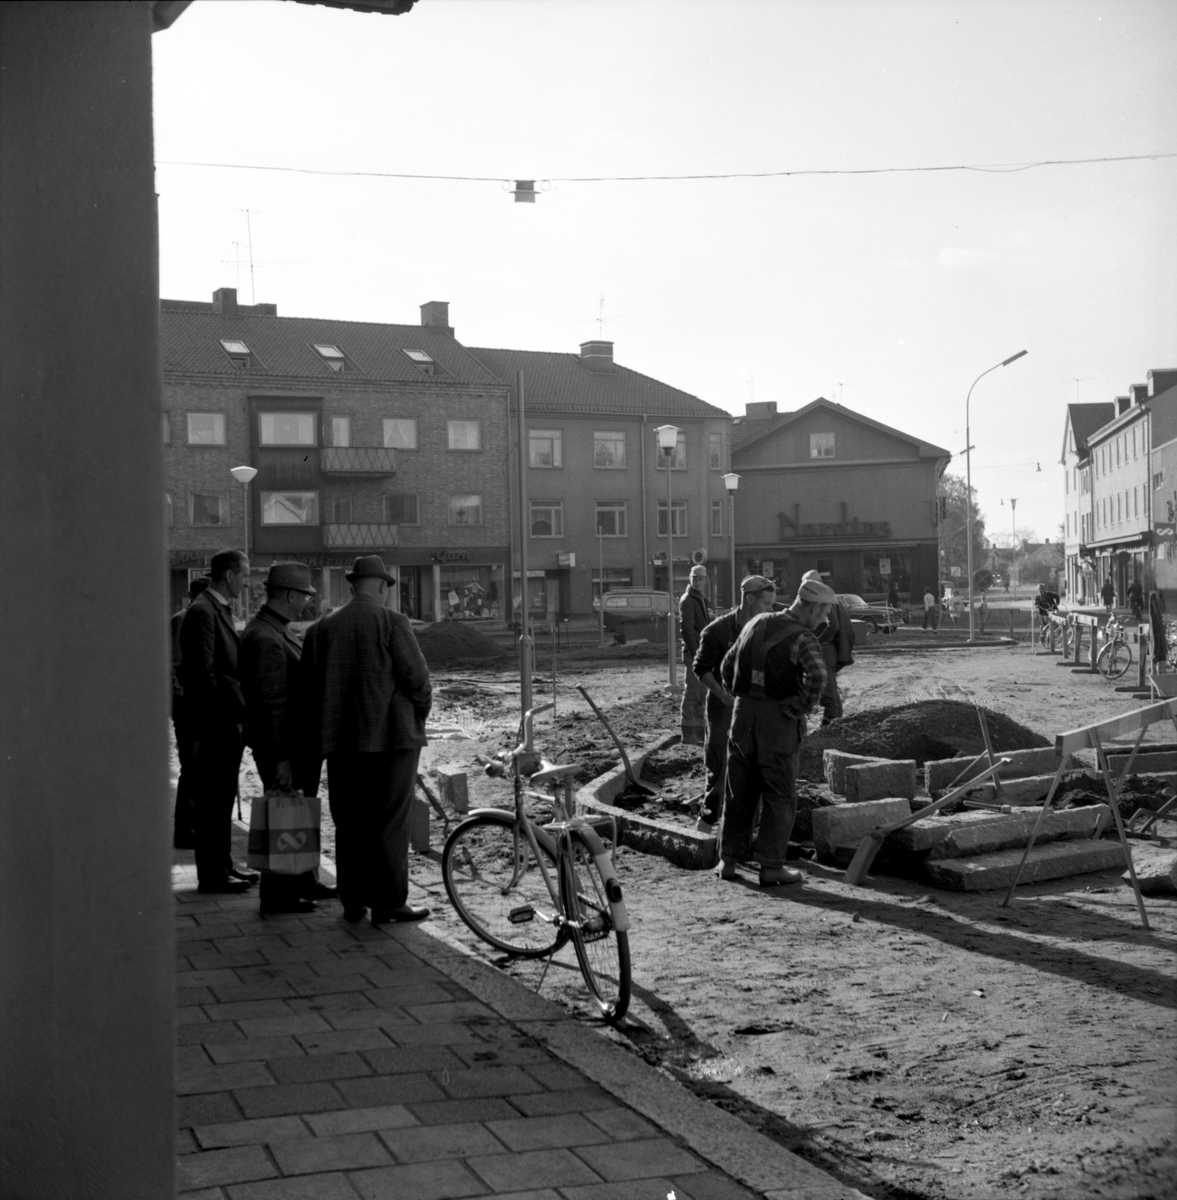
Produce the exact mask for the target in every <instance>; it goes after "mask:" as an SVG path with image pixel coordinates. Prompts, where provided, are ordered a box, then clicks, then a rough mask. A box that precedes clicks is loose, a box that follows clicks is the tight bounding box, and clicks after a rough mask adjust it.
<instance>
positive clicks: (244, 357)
mask: <svg viewBox="0 0 1177 1200" xmlns="http://www.w3.org/2000/svg"><path fill="white" fill-rule="evenodd" d="M221 349H222V350H224V352H225V353H226V354H227V355H228V356H229V361H230V362H231V363H232V364H233V365H234V366H235V367H236V368H237V370H239V371H247V370H249V368H250V367H252V366H253V351H252V350H250V348H249V347H248V346H247V345H246V344H245V343H244V342H237V341H233V340H231V339H229V338H221Z"/></svg>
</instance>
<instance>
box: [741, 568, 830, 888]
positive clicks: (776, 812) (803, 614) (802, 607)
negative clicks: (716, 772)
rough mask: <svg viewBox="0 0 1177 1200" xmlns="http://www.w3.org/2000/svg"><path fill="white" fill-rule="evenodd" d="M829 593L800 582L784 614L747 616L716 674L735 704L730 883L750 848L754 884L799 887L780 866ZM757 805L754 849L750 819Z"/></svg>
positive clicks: (796, 877)
mask: <svg viewBox="0 0 1177 1200" xmlns="http://www.w3.org/2000/svg"><path fill="white" fill-rule="evenodd" d="M834 602H835V598H834V593H833V591H832V590H831V589H830V588H828V587H826V585H825V584H824V583H819V582H818V581H816V580H812V579H805V580H802V582H801V587H800V589H799V590H798V592H797V598H796V599H795V600H794V601H793V603H792V604H791V605H789V607H788V608H787V609H785V610H784V611H783V612H770V613H764V614H763V615H761V616H757V617H753V618H752V619H751V620H750V621H749V622H748V623H747V624H746V625H745V626H744V627H743V629H741V630H740V636H739V637H738V638H737V639H736V644H735V645H734V646H733V647H732V648H731V650H729V651H728V653H727V656H726V657H725V658H724V660H723V666H722V667H721V668H720V676H721V679H722V682H723V684H724V686H725V687H726V688H727V690H728V691H729V692H731V693H732V695H733V696H735V698H736V703H735V707H734V709H733V710H732V726H731V735H730V737H729V740H728V766H727V770H728V790H727V807H726V810H725V812H724V820H723V838H722V841H721V844H720V849H719V852H720V877H721V878H723V879H735V878H736V864H737V863H740V862H742V861H744V859H746V858H747V857H748V853H749V850H751V851H752V856H753V858H755V859H756V861H757V862H758V863H759V864H760V886H761V887H779V886H780V885H782V884H788V883H800V882H801V879H802V878H803V876H802V874H801V872H800V871H795V870H793V869H792V868H790V867H786V866H785V858H786V854H787V851H788V847H789V835H790V834H791V833H792V832H793V820H794V818H795V817H796V815H797V768H798V766H799V763H800V758H801V739H802V738H803V737H804V736H805V715H806V713H808V712H809V710H810V709H811V708H813V706H814V705H815V704H817V703H818V701H819V700H820V699H821V696H822V693H823V692H824V691H825V686H826V667H825V662H824V661H823V659H822V653H821V647H820V646H819V645H818V642H817V638H816V637H814V631H815V630H816V629H817V628H818V627H819V626H820V625H821V624H822V622H823V621H825V620H826V618H827V617H828V615H829V611H830V606H831V605H832V604H834ZM758 803H760V804H761V806H762V807H761V812H760V829H759V832H758V833H757V835H756V845H755V846H754V847H753V846H751V845H750V843H751V840H752V820H753V817H754V816H755V813H756V805H757V804H758Z"/></svg>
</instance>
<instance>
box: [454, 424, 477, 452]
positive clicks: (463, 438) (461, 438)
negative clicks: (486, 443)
mask: <svg viewBox="0 0 1177 1200" xmlns="http://www.w3.org/2000/svg"><path fill="white" fill-rule="evenodd" d="M446 427H447V429H448V430H449V447H450V449H451V450H481V449H482V422H481V421H447V422H446Z"/></svg>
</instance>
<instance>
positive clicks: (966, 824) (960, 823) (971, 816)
mask: <svg viewBox="0 0 1177 1200" xmlns="http://www.w3.org/2000/svg"><path fill="white" fill-rule="evenodd" d="M1000 819H1001V817H1000V814H998V813H991V812H985V811H984V809H974V810H972V811H970V812H962V813H952V814H950V815H948V816H945V815H944V814H943V813H934V814H933V815H932V816H930V817H925V818H924V819H923V820H922V821H916V822H915V824H914V825H908V826H907V827H906V828H904V829H899V830H897V831H896V832H895V833H893V834H891V836H890V837H889V838H887V841H886V843H885V844H886V845H888V846H893V847H896V848H898V849H900V850H906V851H908V852H909V853H911V854H922V853H923V852H924V851H926V850H930V849H931V848H932V847H933V846H936V845H938V844H939V843H940V842H942V841H943V840H944V839H945V838H946V837H947V836H948V835H949V834H950V833H953V832H955V831H956V830H958V829H968V828H971V827H972V826H974V825H988V824H990V823H991V822H993V821H995V820H1000Z"/></svg>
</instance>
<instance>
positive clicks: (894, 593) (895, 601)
mask: <svg viewBox="0 0 1177 1200" xmlns="http://www.w3.org/2000/svg"><path fill="white" fill-rule="evenodd" d="M887 603H888V604H889V605H890V606H891V607H892V608H898V607H899V584H897V583H896V582H895V580H894V579H892V580H891V586H890V587H889V588H888V589H887Z"/></svg>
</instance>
